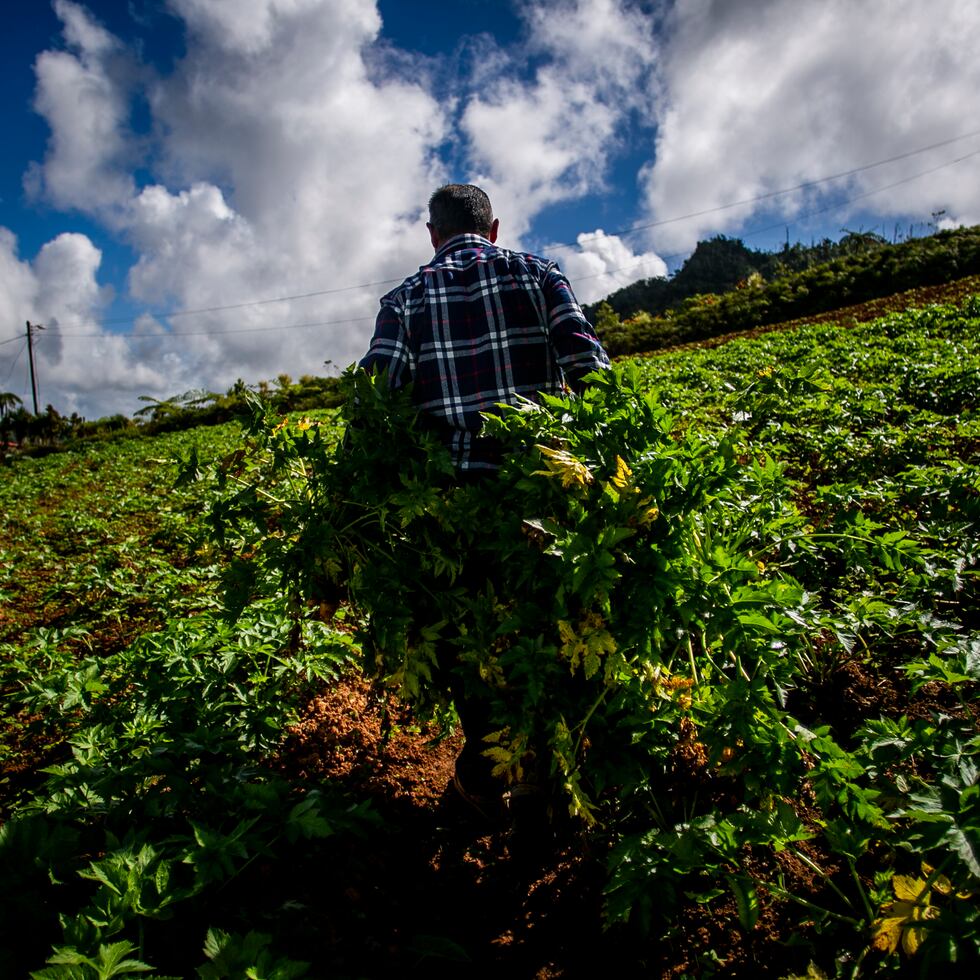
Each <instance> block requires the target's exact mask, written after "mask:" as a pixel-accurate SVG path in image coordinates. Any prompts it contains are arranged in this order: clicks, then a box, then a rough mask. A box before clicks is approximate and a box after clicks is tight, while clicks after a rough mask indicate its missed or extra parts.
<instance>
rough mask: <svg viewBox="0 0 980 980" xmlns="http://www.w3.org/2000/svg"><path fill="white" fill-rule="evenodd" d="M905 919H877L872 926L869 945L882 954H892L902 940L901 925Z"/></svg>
mask: <svg viewBox="0 0 980 980" xmlns="http://www.w3.org/2000/svg"><path fill="white" fill-rule="evenodd" d="M904 922H905V917H904V916H902V917H897V916H896V917H894V918H887V919H878V920H877V921H876V922H875V924H874V932H873V933H872V938H871V945H872V946H874V948H875V949H877V950H879V951H881V952H882V953H894V952H895V950H896V949H898V942H899V940H900V939H901V938H902V925H903V924H904Z"/></svg>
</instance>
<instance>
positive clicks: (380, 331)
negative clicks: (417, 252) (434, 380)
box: [358, 295, 412, 388]
mask: <svg viewBox="0 0 980 980" xmlns="http://www.w3.org/2000/svg"><path fill="white" fill-rule="evenodd" d="M358 367H361V368H364V370H365V371H368V372H370V373H374V372H376V371H384V370H386V369H387V371H388V384H389V385H390V386H391V387H392V388H402V387H404V386H405V385H406V384H408V383H409V382H410V381H411V380H412V356H411V348H410V347H409V344H408V335H407V333H406V331H405V325H404V322H403V318H402V314H401V307H400V306H399V304H398V302H397V301H396V300H395V299H394V298H393V297H392V296H390V295H388V296H384V297H382V299H381V309H380V310H379V311H378V318H377V320H376V321H375V324H374V336H373V337H372V338H371V343H370V345H369V346H368V349H367V353H366V354H365V355H364V357H362V358H361V360H360V361H359V362H358Z"/></svg>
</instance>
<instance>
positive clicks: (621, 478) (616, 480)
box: [612, 456, 633, 490]
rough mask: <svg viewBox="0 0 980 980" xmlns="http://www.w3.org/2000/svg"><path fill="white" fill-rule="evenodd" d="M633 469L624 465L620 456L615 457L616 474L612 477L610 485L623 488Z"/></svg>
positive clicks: (619, 488) (627, 482)
mask: <svg viewBox="0 0 980 980" xmlns="http://www.w3.org/2000/svg"><path fill="white" fill-rule="evenodd" d="M632 476H633V471H632V470H631V469H630V468H629V467H628V466H627V465H626V463H625V461H624V460H623V457H622V456H617V457H616V475H615V476H614V477H613V478H612V485H613V486H614V487H616V489H618V490H625V489H626V487H627V485H628V484H629V481H630V479H631V477H632Z"/></svg>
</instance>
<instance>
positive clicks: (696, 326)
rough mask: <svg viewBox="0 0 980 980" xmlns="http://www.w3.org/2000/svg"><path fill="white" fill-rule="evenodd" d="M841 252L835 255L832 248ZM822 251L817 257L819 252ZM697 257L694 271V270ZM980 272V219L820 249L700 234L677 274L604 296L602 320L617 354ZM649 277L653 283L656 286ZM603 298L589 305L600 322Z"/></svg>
mask: <svg viewBox="0 0 980 980" xmlns="http://www.w3.org/2000/svg"><path fill="white" fill-rule="evenodd" d="M828 252H830V253H833V254H832V255H827V256H826V257H825V253H828ZM803 254H807V255H809V259H812V258H815V257H816V258H819V259H820V261H819V262H818V263H817V264H811V262H810V261H809V259H804V257H803ZM688 265H691V266H692V271H691V272H690V273H688V271H687V267H688ZM978 272H980V228H978V227H973V228H962V229H958V230H956V231H944V232H939V233H937V234H935V235H931V236H929V237H927V238H917V239H911V240H909V241H906V242H901V243H899V244H894V245H889V244H887V243H885V242H884V241H882V240H881V239H878V238H877V237H875V236H871V237H870V239H869V237H868V236H856V235H851V236H846V237H845V238H844V239H842V240H841V242H839V243H837V244H836V245H835V246H834V247H833V248H831V247H830V245H829V244H828V243H825V247H822V249H820V250H818V251H817V252H816V253H812V252H811V253H801V252H800V251H799V250H798V249H797V250H787V251H786V252H784V253H775V254H769V253H762V252H753V251H751V250H749V249H747V248H745V246H744V245H743V244H742V243H741V242H739V241H733V240H729V239H713V240H712V241H711V242H708V243H705V242H702V243H699V245H698V248H697V250H696V251H695V252H694V254H693V255H692V256H691V258H690V259H689V260H688V263H687V264H685V266H684V267H683V268H682V269H681V270H680V271H679V272H678V273H677V275H676V276H674V278H673V279H671V280H670V281H669V282H668V281H666V280H647V281H646V283H634V284H633V285H632V286H629V287H626V289H625V290H622V291H620V292H617V293H613V294H612V295H611V296H609V297H607V298H606V300H604V301H603V302H604V303H605V304H606V305H607V306H608V307H609V309H611V310H612V312H614V313H615V314H616V315H617V316H618V318H619V319H620V320H626V321H627V322H625V323H616V322H615V321H613V320H610V319H609V318H608V317H607V318H606V321H605V323H604V325H603V328H602V329H601V330H600V336H601V337H602V340H603V343H604V344H605V345H606V347H607V348H608V349H609V351H610V352H611V353H613V354H628V353H633V352H637V351H649V350H655V349H657V348H658V347H664V346H668V345H671V344H677V343H688V342H691V341H698V340H704V339H706V338H710V337H716V336H719V335H721V334H726V333H733V332H736V331H739V330H748V329H752V328H754V327H758V326H763V325H765V324H772V323H780V322H783V321H786V320H794V319H799V318H801V317H806V316H812V315H815V314H819V313H823V312H825V311H827V310H834V309H838V308H840V307H842V306H846V305H850V304H856V303H862V302H865V301H867V300H870V299H875V298H877V297H881V296H890V295H892V294H893V293H896V292H899V291H901V290H906V289H912V288H914V287H919V286H928V285H934V284H937V283H942V282H949V281H952V280H955V279H959V278H963V277H965V276H969V275H973V274H976V273H978ZM647 284H651V285H650V286H649V288H648V286H647ZM601 305H602V304H599V305H596V306H593V307H589V308H588V310H587V312H588V314H589V316H590V319H592V320H593V322H595V321H596V318H597V317H598V316H599V312H600V308H601Z"/></svg>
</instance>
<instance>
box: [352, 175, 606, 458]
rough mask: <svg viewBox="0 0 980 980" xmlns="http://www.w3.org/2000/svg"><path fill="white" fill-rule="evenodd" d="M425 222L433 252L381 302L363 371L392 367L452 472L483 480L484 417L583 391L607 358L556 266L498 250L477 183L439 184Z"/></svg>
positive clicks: (490, 454) (489, 450)
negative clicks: (523, 401) (503, 406)
mask: <svg viewBox="0 0 980 980" xmlns="http://www.w3.org/2000/svg"><path fill="white" fill-rule="evenodd" d="M426 226H427V227H428V229H429V237H430V239H431V241H432V247H433V248H434V249H435V255H434V256H433V258H432V260H431V261H430V262H429V263H428V264H427V265H424V266H422V267H421V268H420V269H419V271H418V272H417V273H416V274H415V275H414V276H410V277H409V278H408V279H406V280H405V281H404V282H403V283H402V284H401V285H400V286H399V287H398V288H397V289H393V290H392V291H391V292H390V293H388V294H387V295H386V296H384V297H382V299H381V311H380V313H379V314H378V319H377V323H376V326H375V332H374V337H373V338H372V340H371V346H370V347H369V348H368V352H367V354H366V355H365V356H364V358H363V359H362V360H361V362H360V366H361V367H363V368H366V369H367V370H372V371H373V370H378V369H381V368H387V369H388V378H389V381H390V384H391V385H392V387H394V388H401V387H403V386H404V385H406V384H409V383H411V384H412V398H413V401H414V403H415V404H416V405H417V406H418V408H419V411H420V412H422V413H423V414H424V415H426V416H427V417H428V420H429V421H430V422H431V424H432V425H434V426H435V427H436V428H437V429H438V431H439V432H440V434H441V435H442V438H443V440H444V441H445V443H446V446H447V448H448V449H449V451H450V453H451V454H452V459H453V464H454V466H455V467H456V469H457V471H459V472H461V473H469V474H476V473H479V472H480V471H483V472H484V473H486V472H487V471H492V470H493V469H496V468H497V467H498V465H499V457H498V453H497V450H496V447H495V446H494V445H493V444H492V443H491V442H490V440H487V439H484V438H481V437H480V429H481V427H482V425H483V419H482V417H481V413H483V412H492V411H493V410H494V408H495V406H497V405H499V404H500V403H508V404H515V403H517V401H518V400H519V398H520V397H521V396H523V397H525V398H534V397H535V396H536V395H538V394H539V393H540V392H547V393H549V394H561V393H562V392H563V391H564V390H565V386H566V385H567V386H568V387H570V388H571V389H572V390H575V391H577V390H581V387H582V378H583V377H584V376H585V375H587V374H589V373H590V372H591V371H596V370H601V369H605V368H608V367H609V358H608V357H607V356H606V352H605V351H604V350H603V348H602V345H601V344H600V343H599V340H598V338H597V337H596V335H595V332H594V330H593V329H592V326H591V324H590V323H589V322H588V320H586V319H585V315H584V314H583V313H582V309H581V307H580V306H579V304H578V302H577V301H576V299H575V296H574V294H573V293H572V288H571V286H570V285H569V283H568V280H567V279H566V278H565V277H564V276H563V275H562V273H561V272H560V270H559V269H558V266H557V265H555V263H553V262H548V261H546V260H545V259H542V258H539V257H537V256H535V255H530V254H527V253H522V252H512V251H508V250H507V249H503V248H499V247H498V246H497V245H495V244H494V243H495V242H496V240H497V230H498V226H499V221H498V219H497V218H495V217H494V216H493V211H492V209H491V207H490V199H489V198H488V197H487V195H486V194H485V193H484V192H483V191H482V190H480V188H479V187H474V186H473V185H472V184H447V185H446V186H445V187H440V188H439V190H437V191H436V192H435V193H434V194H433V195H432V198H431V199H430V200H429V221H428V222H427V223H426Z"/></svg>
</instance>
